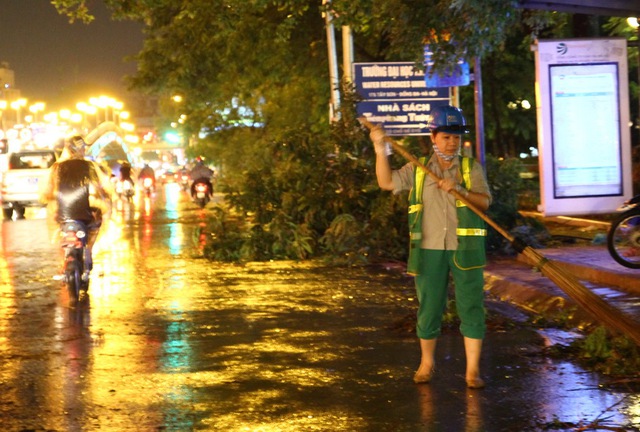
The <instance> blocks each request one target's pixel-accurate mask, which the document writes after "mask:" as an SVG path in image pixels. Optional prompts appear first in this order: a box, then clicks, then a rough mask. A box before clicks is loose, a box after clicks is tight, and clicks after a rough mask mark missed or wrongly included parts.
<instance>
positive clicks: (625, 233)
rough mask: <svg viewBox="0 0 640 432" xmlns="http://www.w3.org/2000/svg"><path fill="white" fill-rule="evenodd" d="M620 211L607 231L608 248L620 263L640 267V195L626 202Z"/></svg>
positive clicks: (633, 267) (635, 267) (629, 266)
mask: <svg viewBox="0 0 640 432" xmlns="http://www.w3.org/2000/svg"><path fill="white" fill-rule="evenodd" d="M618 211H619V212H621V213H620V214H619V215H618V216H617V217H616V218H615V219H614V220H613V222H611V227H610V228H609V232H608V233H607V249H608V250H609V254H610V255H611V257H612V258H613V259H614V260H616V261H617V262H618V263H619V264H621V265H623V266H625V267H628V268H632V269H640V195H636V196H635V197H633V198H631V199H630V200H629V201H627V202H625V203H624V204H623V205H622V206H621V207H619V208H618Z"/></svg>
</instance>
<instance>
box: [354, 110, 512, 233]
mask: <svg viewBox="0 0 640 432" xmlns="http://www.w3.org/2000/svg"><path fill="white" fill-rule="evenodd" d="M358 121H359V122H360V123H361V124H362V125H363V126H365V127H366V128H367V129H369V130H371V129H373V128H374V127H375V125H374V124H373V123H371V122H370V121H369V120H367V119H366V117H359V118H358ZM385 141H386V142H388V143H389V144H391V146H392V147H393V150H395V151H396V152H398V153H400V154H401V155H402V156H404V158H405V159H407V160H408V161H409V162H411V163H412V164H414V165H415V166H416V167H418V168H420V169H421V170H423V171H424V172H425V173H426V174H428V175H429V177H431V178H432V179H433V180H435V181H436V182H438V181H440V180H442V179H441V178H440V177H438V176H437V175H435V174H434V172H433V171H431V170H430V169H429V168H427V167H426V166H425V165H424V164H423V163H421V162H420V161H419V160H418V159H417V158H416V157H415V156H414V155H412V154H411V153H409V152H408V151H407V150H406V149H405V148H404V147H403V146H402V145H400V144H399V143H398V142H396V141H395V140H393V139H391V138H389V137H388V136H385ZM449 193H450V194H452V195H453V196H454V197H456V199H458V200H460V201H462V202H463V203H464V204H465V205H466V206H467V207H469V208H470V209H471V210H473V212H474V213H476V214H477V215H478V216H480V217H481V218H482V219H483V220H484V221H485V222H486V223H488V224H489V225H490V226H491V227H493V229H495V230H496V231H498V232H499V233H500V234H502V235H503V236H504V238H506V239H507V240H509V242H510V243H513V242H514V240H515V239H514V237H513V236H512V235H511V234H509V233H508V232H507V231H505V230H504V229H503V228H502V227H501V226H500V225H498V224H497V223H495V222H494V221H493V220H492V219H491V218H489V216H487V215H486V214H484V212H483V211H482V210H480V209H479V208H477V207H476V206H475V205H473V204H472V203H470V202H469V200H468V199H466V198H465V197H463V196H462V194H460V193H459V192H458V191H457V190H455V189H451V190H450V191H449Z"/></svg>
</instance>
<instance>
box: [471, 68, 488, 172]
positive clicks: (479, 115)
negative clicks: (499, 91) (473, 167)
mask: <svg viewBox="0 0 640 432" xmlns="http://www.w3.org/2000/svg"><path fill="white" fill-rule="evenodd" d="M473 96H474V98H473V99H474V102H475V105H476V113H475V122H476V159H477V160H478V162H480V165H482V166H485V149H484V110H483V101H482V67H481V65H480V57H476V58H475V62H474V64H473Z"/></svg>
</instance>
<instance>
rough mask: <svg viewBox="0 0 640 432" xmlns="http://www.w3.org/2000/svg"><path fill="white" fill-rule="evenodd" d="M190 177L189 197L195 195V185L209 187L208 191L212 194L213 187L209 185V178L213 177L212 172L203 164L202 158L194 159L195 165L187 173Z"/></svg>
mask: <svg viewBox="0 0 640 432" xmlns="http://www.w3.org/2000/svg"><path fill="white" fill-rule="evenodd" d="M189 177H191V180H192V183H191V196H194V194H195V188H196V183H205V184H206V185H207V186H208V187H209V191H210V192H211V193H213V185H212V184H211V178H212V177H213V170H212V169H210V168H209V167H207V166H206V165H205V164H204V160H203V158H202V157H200V156H198V157H197V158H196V164H195V166H194V167H193V168H192V169H191V171H190V172H189Z"/></svg>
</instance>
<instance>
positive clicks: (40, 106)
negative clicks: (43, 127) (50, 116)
mask: <svg viewBox="0 0 640 432" xmlns="http://www.w3.org/2000/svg"><path fill="white" fill-rule="evenodd" d="M44 107H45V103H44V102H36V103H34V104H33V105H31V106H29V111H31V112H32V113H33V119H34V122H36V123H37V122H38V113H39V112H42V111H44Z"/></svg>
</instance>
